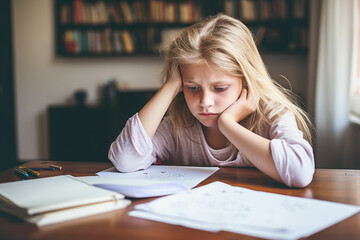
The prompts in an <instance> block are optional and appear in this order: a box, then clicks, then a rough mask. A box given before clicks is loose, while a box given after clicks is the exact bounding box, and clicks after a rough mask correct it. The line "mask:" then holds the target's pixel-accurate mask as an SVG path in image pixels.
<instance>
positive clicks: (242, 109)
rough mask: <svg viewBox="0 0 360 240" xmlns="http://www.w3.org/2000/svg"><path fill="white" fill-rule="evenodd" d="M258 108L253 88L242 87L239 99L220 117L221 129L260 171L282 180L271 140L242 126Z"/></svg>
mask: <svg viewBox="0 0 360 240" xmlns="http://www.w3.org/2000/svg"><path fill="white" fill-rule="evenodd" d="M255 109H256V100H255V97H254V96H253V94H252V93H251V89H250V88H249V90H246V89H245V88H243V89H242V91H241V93H240V97H239V99H238V100H237V101H236V102H235V103H233V104H232V105H231V106H230V107H229V108H228V109H226V110H225V111H224V112H223V113H222V114H221V115H220V117H219V120H218V125H219V129H220V131H221V132H222V134H224V136H225V137H226V138H227V139H228V140H229V141H230V142H231V143H232V144H233V145H234V146H235V147H236V148H237V149H238V150H239V151H240V152H241V153H242V154H243V155H245V157H246V158H247V159H248V160H249V161H250V162H251V163H252V164H253V165H254V166H255V167H256V168H258V169H259V170H260V171H262V172H264V173H265V174H267V175H268V176H270V177H271V178H273V179H275V180H277V181H279V182H282V180H281V178H280V175H279V173H278V171H277V169H276V166H275V163H274V160H273V158H272V154H271V147H270V140H269V139H266V138H264V137H262V136H260V135H257V134H255V133H253V132H251V131H249V130H248V129H246V128H244V127H243V126H241V125H240V124H239V123H238V122H240V121H241V120H243V119H245V118H246V117H247V116H249V115H250V114H251V113H253V112H254V111H255Z"/></svg>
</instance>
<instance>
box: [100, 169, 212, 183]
mask: <svg viewBox="0 0 360 240" xmlns="http://www.w3.org/2000/svg"><path fill="white" fill-rule="evenodd" d="M218 169H219V168H218V167H188V166H163V165H152V166H150V167H149V168H147V169H145V170H140V171H136V172H131V173H120V172H118V171H117V170H116V169H115V168H114V167H112V168H109V169H106V170H104V171H101V172H98V173H96V174H97V175H98V176H101V177H112V178H116V179H122V180H126V181H130V180H134V181H146V182H150V181H153V182H164V181H165V182H176V183H181V184H183V185H185V186H186V187H188V188H193V187H195V186H196V185H198V184H199V183H200V182H202V181H203V180H205V179H206V178H208V177H209V176H210V175H211V174H213V173H214V172H216V171H217V170H218Z"/></svg>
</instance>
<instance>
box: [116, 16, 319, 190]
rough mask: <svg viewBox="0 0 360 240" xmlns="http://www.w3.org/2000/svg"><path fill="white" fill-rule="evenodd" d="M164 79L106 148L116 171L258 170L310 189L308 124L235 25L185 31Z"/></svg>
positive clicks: (227, 21) (168, 58)
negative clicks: (160, 167) (165, 167)
mask: <svg viewBox="0 0 360 240" xmlns="http://www.w3.org/2000/svg"><path fill="white" fill-rule="evenodd" d="M164 75H165V79H166V80H165V83H164V84H163V85H162V87H161V88H160V89H159V91H158V92H157V93H156V94H155V96H154V97H153V98H152V99H151V100H150V101H149V102H148V103H147V104H146V105H145V106H144V107H143V108H142V109H141V110H140V112H139V113H137V114H135V115H134V116H133V117H131V118H130V119H129V120H128V121H127V123H126V125H125V127H124V129H123V130H122V132H121V133H120V135H119V136H118V138H117V139H116V140H115V141H114V142H113V143H112V145H111V147H110V150H109V159H110V160H111V162H112V163H113V164H114V166H115V167H116V169H117V170H119V171H121V172H131V171H136V170H140V169H145V168H147V167H149V166H150V165H151V164H153V163H154V162H155V161H156V160H157V159H159V160H160V161H161V162H163V163H167V164H173V165H197V166H232V167H233V166H236V167H247V166H255V167H256V168H258V169H259V170H260V171H262V172H264V173H265V174H267V175H268V176H270V177H271V178H273V179H275V180H277V181H279V182H283V183H285V184H286V185H288V186H292V187H304V186H307V185H308V184H309V183H310V182H311V180H312V177H313V174H314V168H315V167H314V156H313V150H312V147H311V145H310V143H311V133H310V129H309V126H311V122H310V120H309V118H308V117H307V115H306V113H305V112H303V111H302V110H301V109H300V108H299V107H297V106H296V105H295V104H293V103H292V102H291V101H290V100H289V99H288V98H287V96H288V95H289V94H286V90H284V89H282V88H281V87H279V86H278V85H276V84H275V83H274V81H273V80H272V79H271V78H270V76H269V74H268V72H267V70H266V67H265V65H264V63H263V62H262V59H261V57H260V54H259V52H258V50H257V48H256V46H255V43H254V40H253V37H252V34H251V32H250V31H249V29H248V28H247V27H246V26H245V25H244V24H242V23H241V22H240V21H238V20H236V19H233V18H231V17H229V16H226V15H222V14H220V15H217V16H213V17H209V18H207V19H205V20H202V21H200V22H199V23H197V24H195V25H193V26H191V27H189V28H187V29H186V30H185V31H184V32H183V33H182V34H181V35H180V36H179V37H177V38H176V39H175V40H173V41H172V42H171V44H170V45H169V47H168V49H167V51H166V55H165V67H164ZM166 112H168V116H166V117H165V118H164V119H163V117H164V115H165V113H166ZM309 124H310V125H309Z"/></svg>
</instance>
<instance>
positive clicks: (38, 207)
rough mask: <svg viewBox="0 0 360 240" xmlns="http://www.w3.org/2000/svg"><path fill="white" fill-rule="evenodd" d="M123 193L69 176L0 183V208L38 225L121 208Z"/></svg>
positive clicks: (125, 203)
mask: <svg viewBox="0 0 360 240" xmlns="http://www.w3.org/2000/svg"><path fill="white" fill-rule="evenodd" d="M129 204H130V201H129V200H127V199H124V195H122V194H119V193H115V192H113V191H108V190H105V189H101V188H97V187H94V186H91V185H89V184H86V183H84V182H81V181H78V180H77V179H76V178H74V177H72V176H70V175H62V176H56V177H48V178H39V179H32V180H26V181H18V182H10V183H2V184H0V210H2V211H5V212H8V213H10V214H13V215H15V216H17V217H20V218H21V219H24V220H25V221H27V222H31V223H34V224H36V225H38V226H44V225H49V224H54V223H58V222H62V221H67V220H71V219H76V218H80V217H85V216H90V215H94V214H99V213H103V212H108V211H112V210H116V209H120V208H124V207H126V206H127V205H129Z"/></svg>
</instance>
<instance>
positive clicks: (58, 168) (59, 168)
mask: <svg viewBox="0 0 360 240" xmlns="http://www.w3.org/2000/svg"><path fill="white" fill-rule="evenodd" d="M50 167H53V168H55V169H57V170H61V169H62V167H60V166H58V165H53V164H52V165H50Z"/></svg>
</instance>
